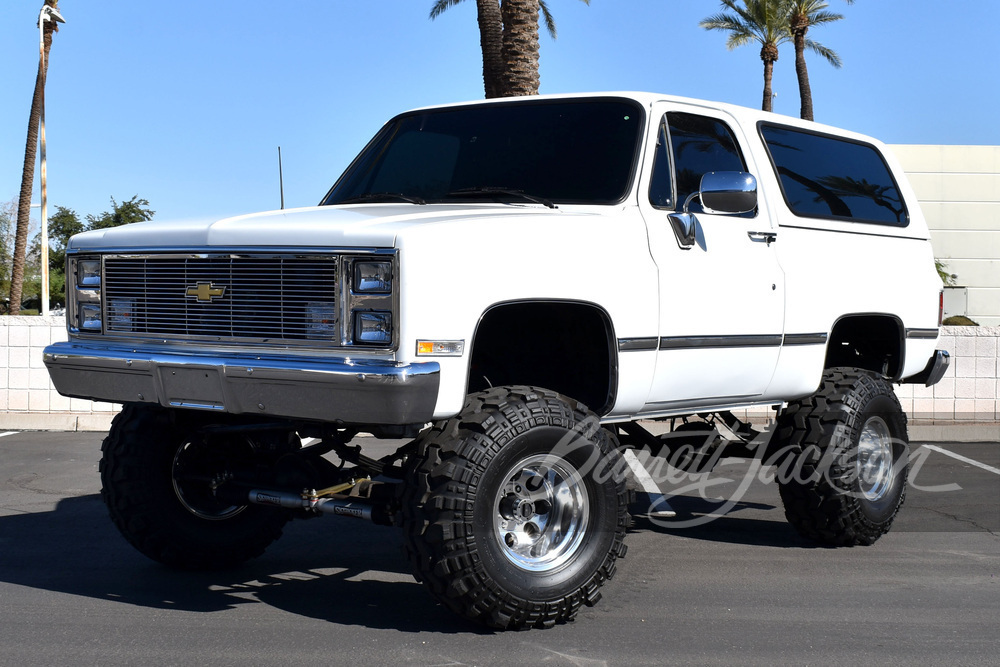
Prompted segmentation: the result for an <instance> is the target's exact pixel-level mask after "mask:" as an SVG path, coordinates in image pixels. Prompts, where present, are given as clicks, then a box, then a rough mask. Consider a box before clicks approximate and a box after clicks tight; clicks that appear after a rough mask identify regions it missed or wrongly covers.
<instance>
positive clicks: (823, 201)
mask: <svg viewBox="0 0 1000 667" xmlns="http://www.w3.org/2000/svg"><path fill="white" fill-rule="evenodd" d="M760 134H761V136H762V137H763V139H764V143H765V144H766V145H767V149H768V151H769V152H770V154H771V163H772V164H773V165H774V170H775V172H776V173H777V175H778V179H779V180H780V181H781V190H782V193H783V194H784V196H785V202H786V203H787V204H788V208H790V209H791V211H792V212H793V213H794V214H795V215H798V216H801V217H807V218H826V219H833V220H845V221H850V222H865V223H872V224H878V225H892V226H895V227H905V226H906V225H907V224H908V223H909V217H908V215H907V212H906V206H905V204H903V197H902V195H901V194H900V192H899V188H898V187H897V186H896V181H895V180H894V179H893V177H892V174H891V173H890V172H889V168H888V166H887V165H886V163H885V160H883V159H882V156H881V154H880V153H879V152H878V150H876V149H875V147H874V146H871V145H868V144H864V143H859V142H855V141H849V140H846V139H841V138H838V137H832V136H829V135H823V134H814V133H812V132H805V131H802V130H796V129H792V128H788V127H778V126H775V125H764V124H762V125H761V126H760Z"/></svg>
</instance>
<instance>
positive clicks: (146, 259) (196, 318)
mask: <svg viewBox="0 0 1000 667" xmlns="http://www.w3.org/2000/svg"><path fill="white" fill-rule="evenodd" d="M373 256H376V257H379V259H391V260H393V267H394V270H393V275H394V276H397V275H398V271H397V270H396V267H398V262H397V261H395V253H394V252H391V251H371V252H368V253H364V254H360V255H358V254H346V253H338V252H324V253H303V252H289V253H280V252H279V253H260V252H215V253H170V254H167V253H143V254H117V253H115V254H110V253H109V254H104V255H101V259H102V272H101V288H100V291H101V302H102V307H103V316H102V322H103V331H102V335H103V336H105V337H114V338H128V339H153V340H157V341H164V342H170V341H209V342H213V343H233V344H268V345H274V344H279V345H287V346H313V347H325V348H328V347H330V346H331V345H333V346H336V347H359V346H356V345H354V344H353V342H352V336H351V333H352V332H351V328H352V320H353V318H354V317H355V315H356V313H357V312H358V311H359V309H360V310H364V309H372V308H380V309H384V310H387V311H391V312H392V313H393V315H394V317H393V324H394V328H397V327H398V322H397V321H396V317H395V315H396V314H398V312H399V311H398V308H397V303H398V281H395V280H394V281H393V290H392V292H391V293H390V294H386V295H384V296H382V297H381V298H377V299H375V300H374V302H373V300H372V297H370V296H367V295H364V296H361V295H355V294H354V292H353V290H352V285H351V284H350V283H351V274H352V267H353V263H354V262H355V261H359V260H361V259H369V260H370V259H371V258H372V257H373ZM78 333H80V332H78ZM396 341H397V335H396V334H395V332H394V334H393V336H392V345H391V346H389V347H391V348H392V349H394V348H395V346H396ZM382 347H383V349H384V348H385V346H382Z"/></svg>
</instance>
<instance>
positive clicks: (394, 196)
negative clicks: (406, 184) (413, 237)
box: [337, 192, 427, 205]
mask: <svg viewBox="0 0 1000 667" xmlns="http://www.w3.org/2000/svg"><path fill="white" fill-rule="evenodd" d="M393 200H397V201H405V202H409V203H411V204H420V205H423V204H426V203H427V202H425V201H424V200H423V199H421V198H420V197H414V196H412V195H404V194H403V193H402V192H366V193H364V194H363V195H356V196H354V197H348V198H347V199H341V200H340V201H339V202H337V203H338V204H363V203H366V202H378V201H393Z"/></svg>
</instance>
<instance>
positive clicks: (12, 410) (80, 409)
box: [0, 317, 1000, 441]
mask: <svg viewBox="0 0 1000 667" xmlns="http://www.w3.org/2000/svg"><path fill="white" fill-rule="evenodd" d="M65 327H66V322H65V319H64V318H62V317H0V431H4V430H29V429H46V430H67V431H77V430H81V431H94V430H96V431H103V430H107V428H108V426H110V424H111V419H112V417H114V415H115V413H117V412H118V410H119V408H120V406H118V405H113V404H110V403H99V402H93V401H86V400H83V399H78V398H66V397H65V396H60V395H59V394H58V393H57V392H56V390H55V388H54V387H53V386H52V382H51V381H50V380H49V375H48V371H46V369H45V365H44V364H43V363H42V350H43V349H44V348H45V346H46V345H48V344H49V343H52V342H56V341H60V340H66V328H65ZM938 347H940V348H941V349H945V350H949V351H950V352H951V356H952V361H951V366H950V368H949V369H948V372H947V374H946V375H945V376H944V379H942V380H941V382H940V383H939V384H937V385H935V386H933V387H923V386H918V385H902V386H898V387H897V388H896V394H897V395H898V396H899V399H900V403H901V404H902V406H903V409H904V410H905V411H906V412H907V414H908V415H909V417H910V420H911V424H952V425H953V424H971V423H978V424H983V423H992V424H994V426H995V427H996V428H994V431H995V435H991V436H990V437H991V438H992V439H994V440H997V441H1000V430H998V429H1000V398H998V397H1000V327H944V328H943V329H942V331H941V339H940V341H939V343H938ZM738 416H741V417H744V418H751V419H758V420H764V421H766V420H767V419H770V418H772V417H773V413H772V412H770V411H769V410H759V411H751V412H744V413H742V414H740V415H738ZM991 433H992V432H991ZM950 437H952V438H954V437H955V435H954V433H952V434H951V435H950Z"/></svg>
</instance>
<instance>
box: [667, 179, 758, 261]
mask: <svg viewBox="0 0 1000 667" xmlns="http://www.w3.org/2000/svg"><path fill="white" fill-rule="evenodd" d="M695 197H699V198H700V199H701V206H702V208H704V209H705V213H716V214H718V213H721V214H728V215H737V214H739V213H747V212H749V211H752V210H754V209H755V208H757V179H756V178H754V176H753V174H748V173H747V172H745V171H710V172H708V173H707V174H705V175H704V176H702V177H701V184H700V185H699V186H698V192H693V193H691V194H690V195H688V198H687V199H686V200H685V201H684V209H683V211H682V212H681V213H671V214H670V215H669V216H667V217H668V219H669V220H670V227H671V228H672V229H673V230H674V236H675V237H676V238H677V245H678V246H679V247H680V249H681V250H690V249H691V248H692V247H693V246H694V244H695V239H696V238H697V232H698V219H697V218H696V217H695V216H694V213H690V212H689V211H688V207H689V206H690V205H691V202H692V201H693V200H694V198H695Z"/></svg>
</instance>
